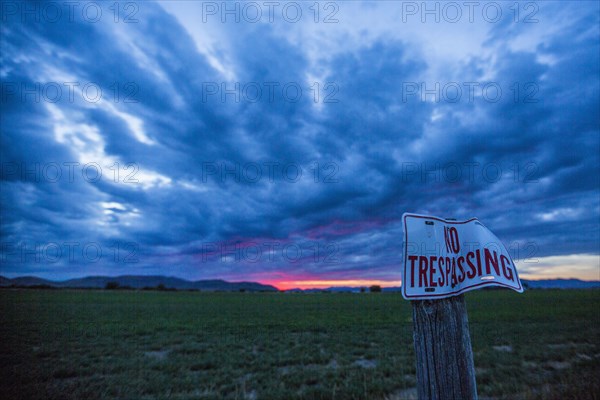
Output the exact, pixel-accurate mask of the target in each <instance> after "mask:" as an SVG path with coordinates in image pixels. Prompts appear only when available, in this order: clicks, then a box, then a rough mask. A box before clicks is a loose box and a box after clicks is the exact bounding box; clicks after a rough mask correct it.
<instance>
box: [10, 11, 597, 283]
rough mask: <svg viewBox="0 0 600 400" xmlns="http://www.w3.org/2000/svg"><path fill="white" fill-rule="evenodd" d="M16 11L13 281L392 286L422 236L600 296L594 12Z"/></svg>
mask: <svg viewBox="0 0 600 400" xmlns="http://www.w3.org/2000/svg"><path fill="white" fill-rule="evenodd" d="M115 4H116V5H115ZM1 6H2V10H1V11H2V14H1V21H2V22H1V27H0V30H1V50H2V51H1V56H0V59H1V67H0V77H1V80H2V92H1V96H2V98H1V104H2V118H1V147H0V155H1V162H2V169H1V171H0V178H1V192H0V198H1V221H0V240H1V244H2V247H1V249H0V257H1V264H0V274H1V275H5V276H9V277H13V276H20V275H37V276H41V277H45V278H50V279H66V278H72V277H80V276H86V275H98V274H102V275H122V274H162V275H171V276H178V277H182V278H187V279H212V278H223V279H227V280H255V281H260V282H264V283H271V284H275V285H276V286H279V287H280V288H290V287H311V286H331V285H359V284H369V283H379V284H382V285H385V286H391V285H398V284H399V281H400V270H401V265H402V254H401V253H402V252H401V248H402V226H401V223H400V222H401V216H402V213H404V212H416V213H423V214H431V215H435V216H440V217H454V218H458V219H463V218H470V217H478V218H479V219H480V220H481V221H482V222H483V223H484V224H485V225H486V226H487V227H489V228H490V229H491V230H492V231H493V232H494V233H495V234H496V235H497V236H498V237H499V238H500V239H501V240H502V241H503V243H504V244H505V245H506V246H507V247H508V248H509V250H510V251H511V252H512V254H513V258H514V259H515V261H516V262H517V265H518V268H519V274H520V275H521V277H522V278H553V277H563V278H569V277H576V278H581V279H600V258H599V254H600V248H599V247H600V233H599V220H600V203H599V199H600V174H599V172H600V171H599V169H600V162H599V161H600V160H599V158H600V135H599V133H600V117H599V115H600V64H599V55H600V48H599V47H600V28H599V27H600V21H599V11H600V6H599V3H598V2H595V1H582V2H571V1H569V2H566V1H565V2H562V1H538V2H526V1H525V2H520V3H518V4H517V5H515V3H514V2H472V3H465V2H456V3H447V2H428V3H422V2H401V1H369V2H366V1H365V2H362V1H346V2H318V3H315V2H312V1H311V2H272V3H269V2H260V1H259V2H227V3H223V2H201V1H169V2H152V1H143V2H141V1H140V2H121V3H114V2H85V1H81V2H77V3H69V2H61V1H58V2H52V3H43V2H42V3H37V2H31V3H30V2H21V1H17V2H10V1H3V2H2V3H1ZM424 7H427V9H425V8H424Z"/></svg>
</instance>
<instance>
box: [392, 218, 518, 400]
mask: <svg viewBox="0 0 600 400" xmlns="http://www.w3.org/2000/svg"><path fill="white" fill-rule="evenodd" d="M402 221H403V224H404V246H403V247H404V249H403V250H404V270H403V272H402V296H403V297H404V298H405V299H406V300H410V301H411V302H412V307H413V340H414V344H415V353H416V359H417V363H416V367H417V368H416V369H417V392H418V394H419V399H420V400H476V399H477V383H476V382H475V367H474V365H473V350H472V349H471V335H469V319H468V317H467V307H466V304H465V298H464V295H463V294H462V293H464V292H465V291H467V290H475V289H481V288H483V287H486V286H500V287H505V288H510V289H513V290H515V291H516V292H519V293H522V292H523V286H522V285H521V281H520V279H519V275H518V274H517V269H516V266H515V263H514V262H513V261H512V259H511V257H510V254H509V252H508V250H507V249H506V247H505V246H504V245H503V244H502V242H500V240H499V239H498V238H497V237H496V235H494V234H493V233H492V232H491V231H490V230H489V229H487V228H486V227H485V226H484V225H483V224H482V223H481V222H480V221H479V220H477V218H471V219H468V220H464V221H456V220H455V219H452V218H445V219H444V218H438V217H433V216H429V215H420V214H411V213H404V214H403V215H402ZM460 238H462V239H463V240H462V241H461V240H460Z"/></svg>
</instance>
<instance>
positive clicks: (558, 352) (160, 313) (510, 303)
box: [0, 290, 600, 400]
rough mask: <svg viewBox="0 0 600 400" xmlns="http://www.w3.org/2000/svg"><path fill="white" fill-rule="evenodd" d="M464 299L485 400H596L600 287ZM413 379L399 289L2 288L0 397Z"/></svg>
mask: <svg viewBox="0 0 600 400" xmlns="http://www.w3.org/2000/svg"><path fill="white" fill-rule="evenodd" d="M466 298H467V306H468V309H469V320H470V327H471V338H472V342H473V351H474V354H475V366H476V368H477V384H478V391H479V394H480V396H481V398H500V399H503V398H506V399H514V398H523V399H598V398H600V383H599V377H600V324H599V322H600V307H599V306H600V291H598V290H594V291H554V290H552V291H528V292H526V293H524V294H522V295H519V294H516V293H514V292H508V291H500V290H499V291H478V292H474V293H469V294H468V295H467V296H466ZM495 346H496V347H495ZM414 373H415V368H414V350H413V343H412V319H411V306H410V303H409V302H407V301H405V300H403V299H402V297H401V296H400V294H392V293H389V294H388V293H384V294H282V293H256V294H253V293H193V292H167V293H164V292H142V291H139V292H134V291H123V292H116V291H106V292H105V291H58V290H57V291H53V290H46V291H44V290H0V398H6V399H135V400H138V399H204V398H206V399H222V398H226V399H245V398H246V399H253V398H257V399H262V398H267V399H274V398H275V399H277V398H278V399H300V398H307V399H333V398H335V399H386V398H387V399H402V398H407V397H409V396H410V395H411V394H412V393H413V392H412V391H411V389H412V388H414V387H415V385H416V384H415V378H414Z"/></svg>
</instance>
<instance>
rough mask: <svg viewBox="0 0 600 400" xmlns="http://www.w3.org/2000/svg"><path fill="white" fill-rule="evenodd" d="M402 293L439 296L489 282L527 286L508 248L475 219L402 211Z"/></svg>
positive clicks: (417, 297)
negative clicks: (458, 219)
mask: <svg viewBox="0 0 600 400" xmlns="http://www.w3.org/2000/svg"><path fill="white" fill-rule="evenodd" d="M402 220H403V223H404V272H403V275H402V295H403V296H404V298H405V299H407V300H422V299H441V298H444V297H450V296H456V295H458V294H460V293H464V292H467V291H469V290H474V289H480V288H482V287H485V286H503V287H507V288H510V289H513V290H516V291H517V292H519V293H522V292H523V286H522V285H521V281H520V280H519V275H518V274H517V269H516V266H515V263H514V262H513V260H512V258H511V257H510V254H509V253H508V251H507V250H506V247H504V245H503V244H502V243H501V242H500V240H499V239H498V238H497V237H496V236H495V235H494V234H493V233H492V232H491V231H490V230H489V229H487V228H486V227H485V226H483V224H482V223H481V222H479V221H478V220H477V218H471V219H469V220H466V221H453V220H446V219H443V218H438V217H430V216H426V215H418V214H408V213H406V214H404V215H403V216H402Z"/></svg>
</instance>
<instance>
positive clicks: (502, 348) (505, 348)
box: [492, 345, 513, 353]
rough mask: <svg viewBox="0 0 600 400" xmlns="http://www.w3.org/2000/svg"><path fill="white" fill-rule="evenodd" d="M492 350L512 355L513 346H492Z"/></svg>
mask: <svg viewBox="0 0 600 400" xmlns="http://www.w3.org/2000/svg"><path fill="white" fill-rule="evenodd" d="M492 349H494V350H496V351H501V352H504V353H512V352H513V348H512V346H508V345H503V346H492Z"/></svg>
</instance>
